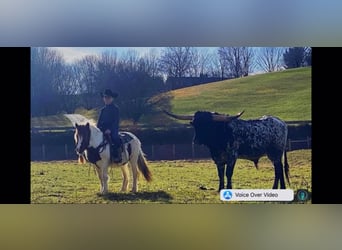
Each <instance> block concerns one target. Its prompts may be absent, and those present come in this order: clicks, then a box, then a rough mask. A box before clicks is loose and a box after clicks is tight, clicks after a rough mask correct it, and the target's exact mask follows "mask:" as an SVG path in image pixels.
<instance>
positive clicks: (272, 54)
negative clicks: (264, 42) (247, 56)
mask: <svg viewBox="0 0 342 250" xmlns="http://www.w3.org/2000/svg"><path fill="white" fill-rule="evenodd" d="M258 52H259V53H258V56H257V58H256V64H257V65H258V66H259V67H260V69H261V70H263V71H264V72H273V71H278V70H280V69H281V67H283V63H282V57H283V53H284V48H281V47H263V48H259V51H258Z"/></svg>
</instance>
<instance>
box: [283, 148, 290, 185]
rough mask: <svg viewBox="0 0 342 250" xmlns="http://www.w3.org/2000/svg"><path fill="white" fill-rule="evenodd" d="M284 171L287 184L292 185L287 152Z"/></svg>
mask: <svg viewBox="0 0 342 250" xmlns="http://www.w3.org/2000/svg"><path fill="white" fill-rule="evenodd" d="M284 170H285V177H286V180H287V183H288V184H289V185H291V183H290V177H289V176H290V175H289V174H290V173H289V172H290V170H289V164H288V162H287V155H286V150H284Z"/></svg>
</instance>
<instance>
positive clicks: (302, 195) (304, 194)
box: [297, 189, 309, 201]
mask: <svg viewBox="0 0 342 250" xmlns="http://www.w3.org/2000/svg"><path fill="white" fill-rule="evenodd" d="M297 199H298V200H299V201H306V200H308V199H309V192H308V190H306V189H299V190H298V191H297Z"/></svg>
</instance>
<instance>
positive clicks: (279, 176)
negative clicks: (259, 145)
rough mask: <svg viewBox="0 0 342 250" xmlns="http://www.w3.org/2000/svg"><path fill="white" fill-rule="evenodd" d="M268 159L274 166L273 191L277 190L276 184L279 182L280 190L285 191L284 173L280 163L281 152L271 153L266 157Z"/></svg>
mask: <svg viewBox="0 0 342 250" xmlns="http://www.w3.org/2000/svg"><path fill="white" fill-rule="evenodd" d="M267 156H268V158H269V159H270V160H271V161H272V163H273V166H274V183H273V187H272V188H273V189H278V184H279V181H280V188H281V189H285V188H286V187H285V179H284V171H283V164H282V162H281V158H282V153H281V152H273V153H270V154H268V155H267Z"/></svg>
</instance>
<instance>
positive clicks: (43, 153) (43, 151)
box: [42, 144, 45, 160]
mask: <svg viewBox="0 0 342 250" xmlns="http://www.w3.org/2000/svg"><path fill="white" fill-rule="evenodd" d="M42 155H43V160H45V145H44V144H42Z"/></svg>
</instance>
